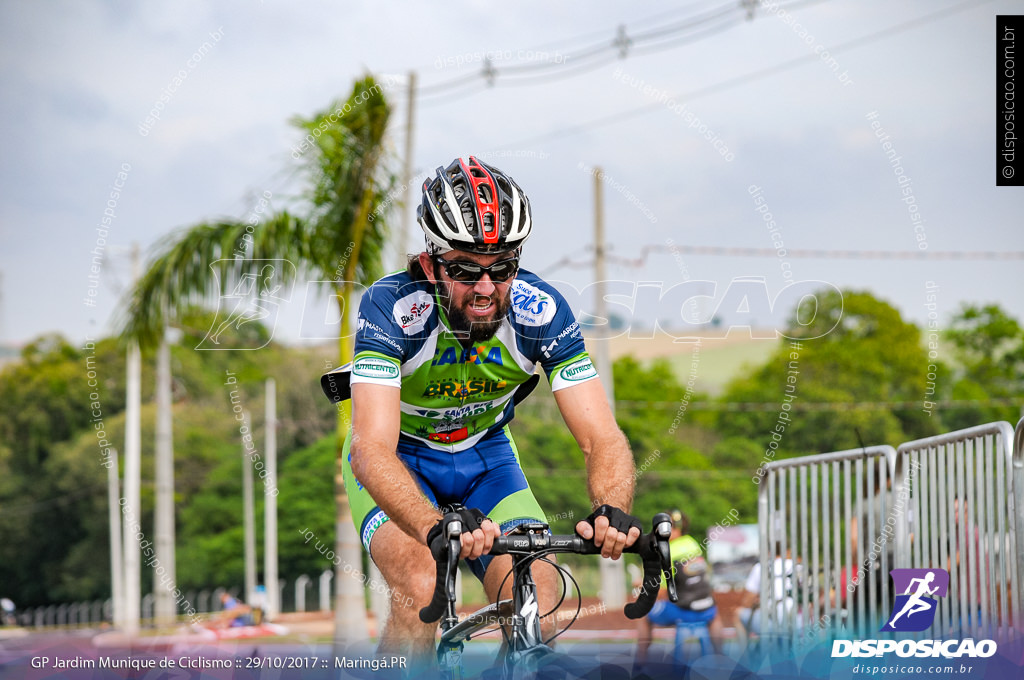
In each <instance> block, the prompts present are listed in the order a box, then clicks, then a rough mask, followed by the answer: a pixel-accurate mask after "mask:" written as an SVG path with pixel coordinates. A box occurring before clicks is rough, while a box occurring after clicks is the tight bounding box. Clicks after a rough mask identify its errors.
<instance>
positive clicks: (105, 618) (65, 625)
mask: <svg viewBox="0 0 1024 680" xmlns="http://www.w3.org/2000/svg"><path fill="white" fill-rule="evenodd" d="M333 576H334V573H333V572H332V571H330V570H327V571H324V572H323V573H321V574H320V576H319V578H318V579H316V580H314V579H311V578H310V577H309V576H306V575H301V576H298V577H297V578H296V579H295V581H294V586H293V587H292V588H287V587H286V586H287V582H286V581H285V579H280V589H281V593H280V596H281V597H280V599H279V600H278V601H279V602H281V605H282V608H281V612H282V613H288V612H305V611H307V610H308V609H307V604H309V603H310V598H308V597H307V593H309V592H310V591H311V590H314V589H316V590H317V595H318V598H317V600H316V601H317V602H318V603H319V608H320V610H321V611H329V610H330V605H331V597H330V595H331V592H330V584H331V577H333ZM314 584H316V585H314ZM225 592H227V593H229V594H231V595H232V596H233V597H237V596H238V589H237V588H234V589H232V590H230V591H229V590H226V589H224V588H216V589H206V590H200V591H195V590H189V591H186V592H185V593H184V596H185V601H186V602H190V603H193V604H194V606H195V610H196V613H197V614H199V615H201V618H202V619H203V620H205V619H208V618H209V616H210V615H211V614H215V613H216V612H218V611H219V610H220V595H221V593H225ZM293 594H294V597H293ZM153 600H154V598H153V595H152V593H148V594H147V595H146V596H144V597H143V598H142V600H141V603H140V605H141V607H140V608H141V612H140V613H141V616H140V622H141V624H142V625H143V627H151V626H155V625H157V621H156V618H155V616H154V610H153ZM113 616H114V610H113V601H112V600H110V599H106V600H95V601H92V602H71V603H65V604H51V605H43V606H39V607H28V608H25V609H21V610H19V611H17V612H15V614H14V615H13V616H11V617H10V620H8V621H0V625H4V624H13V625H19V626H23V627H25V628H34V629H38V630H45V629H70V628H96V627H99V626H102V625H104V624H112V623H113ZM192 618H193V617H191V616H187V615H186V614H185V612H184V610H183V608H182V606H181V605H179V608H178V615H177V621H178V623H179V624H182V623H191V622H192Z"/></svg>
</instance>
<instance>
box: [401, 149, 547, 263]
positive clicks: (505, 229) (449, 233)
mask: <svg viewBox="0 0 1024 680" xmlns="http://www.w3.org/2000/svg"><path fill="white" fill-rule="evenodd" d="M416 219H417V221H418V222H419V223H420V227H422V228H423V233H424V234H426V237H427V247H428V249H429V250H430V251H431V252H434V253H438V252H445V251H448V250H464V251H467V252H470V253H478V254H482V255H487V254H491V253H504V252H509V251H512V250H517V249H518V248H519V247H520V246H522V244H523V241H525V240H526V239H527V238H528V237H529V236H530V229H531V227H532V225H533V222H532V219H531V216H530V200H529V199H528V198H527V197H526V194H524V193H523V190H522V189H520V188H519V186H518V185H517V184H516V183H515V182H514V181H512V178H511V177H509V176H508V175H506V174H505V173H503V172H502V171H501V170H498V169H497V168H495V167H493V166H490V165H487V164H486V163H481V162H480V161H478V160H477V159H476V158H475V157H474V156H470V157H469V161H464V160H462V159H461V158H456V159H455V160H454V161H452V163H451V165H449V166H448V167H447V168H438V169H437V177H435V178H433V179H428V180H427V181H425V182H424V183H423V202H422V203H421V204H420V206H419V207H418V208H417V209H416Z"/></svg>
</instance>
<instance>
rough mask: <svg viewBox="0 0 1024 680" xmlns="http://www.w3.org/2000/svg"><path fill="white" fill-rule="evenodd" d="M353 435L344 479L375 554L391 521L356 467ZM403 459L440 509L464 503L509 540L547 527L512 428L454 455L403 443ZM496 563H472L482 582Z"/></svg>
mask: <svg viewBox="0 0 1024 680" xmlns="http://www.w3.org/2000/svg"><path fill="white" fill-rule="evenodd" d="M350 445H351V434H350V435H349V439H348V440H346V442H345V449H344V451H343V456H344V457H343V465H342V475H343V477H344V479H345V490H346V492H347V493H348V496H349V503H350V505H351V507H352V520H353V522H354V523H355V525H356V529H357V530H358V531H359V534H360V536H361V538H362V542H363V546H365V548H366V550H367V552H369V551H370V541H371V540H372V539H373V535H374V533H376V531H377V529H379V528H380V527H381V526H382V525H383V524H384V522H386V521H388V516H387V514H385V512H384V511H383V510H381V509H380V507H379V506H378V505H377V504H376V502H375V501H374V500H373V499H372V498H371V497H370V494H369V493H368V492H367V491H366V489H365V488H364V487H363V485H362V484H361V483H360V482H359V480H357V479H356V478H355V475H354V474H353V473H352V467H351V461H350V458H351V454H350V451H349V449H350ZM397 453H398V458H399V459H400V460H401V461H402V462H403V463H404V464H405V466H406V467H407V468H408V469H409V472H410V473H411V474H412V476H413V479H415V480H416V483H417V484H418V485H419V487H420V491H421V492H423V495H424V496H426V497H427V499H429V500H430V502H431V503H433V504H434V506H436V507H440V506H443V505H449V504H452V503H460V504H462V505H464V506H465V507H467V508H477V509H479V510H480V511H481V512H482V513H484V514H485V515H487V516H488V517H490V518H491V520H493V521H494V522H496V523H497V524H498V526H499V527H500V528H501V533H503V534H506V533H508V532H510V531H512V529H514V528H515V527H517V526H518V525H520V524H523V523H524V522H543V521H544V512H543V511H542V510H541V508H540V505H539V504H538V503H537V500H536V498H534V496H533V491H531V490H530V485H529V484H528V483H527V482H526V477H525V476H524V475H523V469H522V468H521V467H520V465H519V452H518V451H517V450H516V445H515V442H514V441H513V440H512V437H511V435H509V432H508V428H507V427H505V428H502V429H501V430H498V431H497V432H495V433H494V434H492V435H490V436H488V437H485V438H484V439H482V440H480V441H479V442H477V444H476V445H475V446H473V447H472V448H469V449H466V450H465V451H459V452H457V453H452V452H450V451H438V450H437V449H432V448H429V447H427V446H423V445H422V444H420V443H418V442H416V441H415V440H412V439H409V438H406V437H402V438H400V439H399V440H398V451H397ZM490 562H491V556H490V555H484V556H482V557H480V558H479V559H476V560H466V564H467V566H469V568H470V569H471V570H472V571H473V573H474V574H475V575H476V576H477V577H478V578H480V579H483V575H484V572H485V571H486V570H487V566H488V565H489V564H490Z"/></svg>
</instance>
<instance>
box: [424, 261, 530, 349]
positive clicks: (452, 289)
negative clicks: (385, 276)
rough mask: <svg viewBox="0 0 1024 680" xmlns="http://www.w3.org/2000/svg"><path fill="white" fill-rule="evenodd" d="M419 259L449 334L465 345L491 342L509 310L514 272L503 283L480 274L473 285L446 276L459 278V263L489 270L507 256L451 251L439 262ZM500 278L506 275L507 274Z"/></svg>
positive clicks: (486, 274) (487, 274)
mask: <svg viewBox="0 0 1024 680" xmlns="http://www.w3.org/2000/svg"><path fill="white" fill-rule="evenodd" d="M421 257H423V258H425V260H424V261H423V264H424V271H426V272H430V278H431V281H432V282H434V283H436V284H437V290H438V297H439V298H440V303H441V306H442V307H443V308H444V310H445V314H446V315H447V317H448V323H449V324H450V325H451V330H452V331H453V332H454V333H455V334H456V335H457V336H459V339H460V340H463V341H464V342H469V343H477V342H486V341H487V340H490V339H491V338H493V337H494V334H495V333H497V332H498V329H499V328H500V327H501V324H503V323H504V322H505V316H506V315H507V314H508V310H509V307H510V306H511V292H510V288H511V286H512V281H513V280H514V271H515V269H513V274H512V276H510V277H509V278H508V279H507V280H505V281H494V280H492V279H491V276H490V273H489V272H482V273H480V274H479V278H478V280H476V281H462V280H459V279H461V278H465V276H457V278H455V279H453V278H452V277H451V276H449V273H450V272H451V273H455V274H456V275H459V274H462V272H460V271H458V270H459V267H458V264H459V263H463V264H469V265H480V266H483V267H489V266H492V265H494V264H495V263H499V262H503V261H508V260H510V259H511V256H510V254H509V253H501V254H498V255H478V254H475V253H465V252H461V251H451V252H448V253H445V254H444V255H443V256H439V258H438V260H439V261H438V260H433V261H431V260H430V259H429V256H427V255H426V254H424V255H423V256H421ZM516 262H518V261H516ZM449 263H452V264H449ZM435 264H436V267H435V266H434V265H435ZM428 265H429V268H428ZM499 266H500V265H499ZM504 274H505V275H508V272H504Z"/></svg>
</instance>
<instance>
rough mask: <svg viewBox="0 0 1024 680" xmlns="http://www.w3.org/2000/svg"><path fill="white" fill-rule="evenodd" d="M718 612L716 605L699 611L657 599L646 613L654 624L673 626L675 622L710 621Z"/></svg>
mask: <svg viewBox="0 0 1024 680" xmlns="http://www.w3.org/2000/svg"><path fill="white" fill-rule="evenodd" d="M717 613H718V607H717V606H711V607H708V608H707V609H705V610H703V611H699V612H695V611H691V610H689V609H682V608H681V607H679V605H677V604H675V603H673V602H669V601H668V600H658V601H657V602H655V603H654V606H653V607H651V613H650V614H648V615H647V618H648V619H650V621H651V623H652V624H653V625H655V626H674V625H676V624H677V623H711V621H712V620H714V618H715V614H717Z"/></svg>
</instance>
